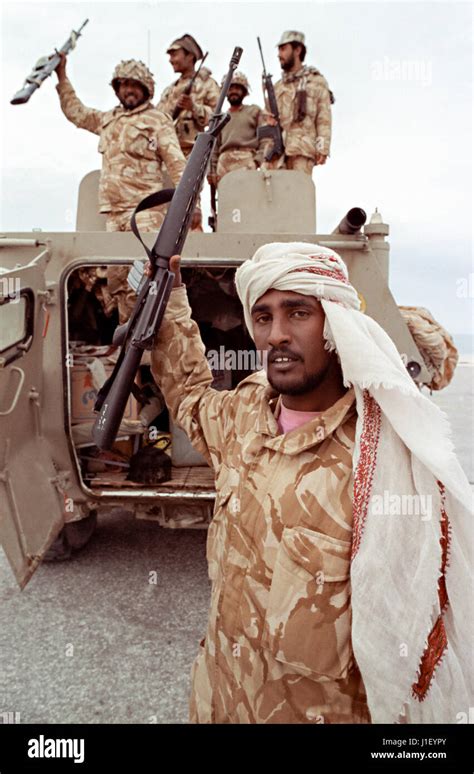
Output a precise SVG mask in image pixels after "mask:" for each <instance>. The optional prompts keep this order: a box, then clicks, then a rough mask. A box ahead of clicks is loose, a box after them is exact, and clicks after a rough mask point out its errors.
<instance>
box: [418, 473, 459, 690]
mask: <svg viewBox="0 0 474 774" xmlns="http://www.w3.org/2000/svg"><path fill="white" fill-rule="evenodd" d="M437 483H438V488H439V491H440V495H441V507H440V511H441V537H440V541H439V542H440V544H441V576H440V578H439V580H438V598H439V607H440V614H439V616H438V618H437V619H436V623H435V625H434V626H433V628H432V630H431V632H430V633H429V635H428V644H427V646H426V648H425V652H424V653H423V656H422V657H421V663H420V669H419V677H418V680H417V682H416V683H413V685H412V690H413V696H414V697H415V698H416V699H418V701H423V699H424V698H425V696H426V694H427V692H428V689H429V687H430V685H431V681H432V679H433V675H434V673H435V670H436V667H437V666H438V664H439V662H440V661H441V659H442V658H443V655H444V652H445V650H446V648H447V647H448V638H447V635H446V629H445V626H444V621H443V613H444V611H445V610H446V607H447V604H448V602H449V600H448V592H447V589H446V567H447V563H448V554H449V548H450V539H449V531H450V525H449V519H448V514H447V513H446V508H445V502H446V490H445V488H444V486H443V484H442V483H441V481H438V482H437Z"/></svg>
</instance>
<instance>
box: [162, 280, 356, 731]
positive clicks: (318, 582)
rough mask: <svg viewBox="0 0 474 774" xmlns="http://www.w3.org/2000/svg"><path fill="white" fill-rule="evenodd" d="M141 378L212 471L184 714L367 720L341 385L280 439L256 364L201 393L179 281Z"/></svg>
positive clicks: (349, 413) (201, 374) (204, 368)
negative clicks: (197, 631) (202, 618)
mask: <svg viewBox="0 0 474 774" xmlns="http://www.w3.org/2000/svg"><path fill="white" fill-rule="evenodd" d="M152 372H153V375H154V377H155V379H156V381H157V383H158V384H159V385H160V387H161V389H162V391H163V394H164V396H165V400H166V403H167V405H168V407H169V409H170V412H171V414H172V416H173V419H174V420H175V421H177V423H178V424H180V425H181V426H182V427H183V428H184V429H185V430H186V432H187V433H188V435H189V437H190V438H191V440H192V443H193V445H194V446H195V447H196V449H198V450H199V451H200V452H201V453H202V454H204V455H205V457H206V458H207V459H208V460H209V462H210V464H211V465H212V466H213V468H214V470H215V474H216V490H217V500H216V506H215V511H214V518H213V520H212V523H211V525H210V527H209V533H208V539H207V559H208V565H209V576H210V578H211V581H212V593H211V606H210V612H209V620H208V628H207V635H206V637H205V639H204V640H203V642H202V643H201V648H200V652H199V655H198V657H197V659H196V661H195V663H194V665H193V669H192V695H191V702H190V713H191V721H192V722H198V723H369V722H370V714H369V710H368V707H367V702H366V696H365V690H364V686H363V682H362V678H361V675H360V672H359V670H358V667H357V664H356V663H355V660H354V654H353V651H352V644H351V601H350V597H351V589H350V579H349V571H350V553H351V536H352V488H353V487H352V483H353V479H352V454H353V449H354V437H355V424H356V410H355V403H354V392H353V390H350V391H349V392H347V393H346V395H344V396H343V397H342V398H341V399H340V400H339V401H337V403H335V404H334V406H332V407H331V408H330V409H328V410H327V411H324V412H322V413H321V415H320V416H319V417H318V418H315V419H313V420H312V421H311V422H309V423H307V424H306V425H304V427H300V428H297V429H295V430H293V431H291V432H289V433H286V434H279V430H278V426H277V419H276V414H277V413H278V396H277V394H276V393H275V392H274V391H273V390H272V389H271V388H270V387H269V385H268V382H267V379H266V376H265V374H264V373H263V372H259V373H256V374H254V375H252V376H250V377H248V378H247V379H245V380H244V381H243V382H242V383H241V384H240V385H239V386H238V387H237V389H236V390H235V391H232V392H228V391H224V392H217V391H215V390H213V389H212V388H210V387H209V385H210V383H211V381H212V374H211V372H210V370H209V367H208V364H207V361H206V359H205V356H204V347H203V344H202V342H201V339H200V336H199V332H198V327H197V325H196V323H195V322H193V321H192V320H191V319H190V308H189V305H188V303H187V300H186V291H185V289H184V288H179V289H174V290H173V291H172V293H171V298H170V302H169V304H168V307H167V310H166V315H165V319H164V322H163V325H162V328H161V329H160V332H159V335H158V337H157V341H156V343H155V349H154V351H153V353H152Z"/></svg>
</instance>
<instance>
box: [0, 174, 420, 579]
mask: <svg viewBox="0 0 474 774" xmlns="http://www.w3.org/2000/svg"><path fill="white" fill-rule="evenodd" d="M98 175H99V173H98V172H97V171H95V172H91V173H89V174H88V175H86V177H85V178H84V179H83V180H82V182H81V185H80V190H79V200H78V201H79V203H78V211H77V223H76V231H74V232H65V233H50V232H40V233H33V234H32V233H31V232H30V233H9V234H2V235H0V266H1V267H2V268H1V269H0V289H1V296H0V318H1V335H0V336H1V338H0V490H1V492H2V496H1V503H2V505H1V509H2V514H1V521H0V537H1V541H2V545H3V548H4V550H5V553H6V555H7V557H8V559H9V562H10V564H11V567H12V569H13V572H14V573H15V576H16V578H17V580H18V583H19V584H20V586H21V587H24V586H25V585H26V583H27V582H28V580H29V579H30V577H31V576H32V574H33V572H34V570H35V568H36V567H37V566H38V564H39V562H40V561H41V560H42V559H43V558H48V557H49V558H62V557H67V556H69V555H70V553H71V551H73V550H75V549H78V548H80V547H81V546H83V545H84V544H85V542H86V541H87V539H88V538H89V537H90V535H91V534H92V532H93V528H94V525H95V521H96V516H97V512H98V511H104V512H105V510H106V509H107V508H111V507H122V508H126V509H128V510H132V511H134V513H135V516H136V517H137V518H140V519H151V520H153V521H156V522H157V523H158V524H159V525H161V526H163V527H173V528H176V527H187V528H197V527H206V525H207V524H208V522H209V519H210V518H211V515H212V510H213V502H214V499H215V490H214V480H213V475H212V471H211V469H210V468H209V467H208V466H207V465H206V463H205V461H204V460H203V459H202V458H201V457H200V456H199V455H198V454H197V453H195V452H194V451H193V450H192V448H191V446H190V444H189V442H188V440H187V438H186V436H184V433H183V432H182V431H180V430H179V428H176V427H173V426H172V424H171V423H170V422H169V418H168V416H167V412H166V409H165V408H164V407H163V405H162V403H161V399H160V395H159V391H158V390H157V389H156V385H154V384H153V380H152V379H151V376H150V370H149V367H147V365H146V363H145V365H144V366H143V367H142V368H141V374H140V378H141V384H142V393H141V394H142V402H141V403H140V402H137V401H135V399H131V400H130V402H129V406H128V407H127V412H126V415H125V419H124V422H123V423H122V425H121V428H120V433H119V436H118V439H117V442H116V444H115V446H114V449H113V452H112V453H109V454H108V453H105V454H104V453H101V454H99V453H98V450H97V449H96V448H95V447H94V446H93V444H92V441H91V438H90V430H91V427H92V423H93V420H94V416H93V404H94V400H95V396H96V392H97V389H98V387H100V384H101V383H102V382H103V380H104V379H105V376H106V374H107V372H108V370H109V369H111V368H112V364H113V360H114V354H115V356H116V352H115V353H114V349H113V347H112V346H111V340H112V331H113V328H114V326H115V325H116V323H117V320H116V318H114V316H113V314H112V315H110V314H109V316H107V314H105V313H104V307H103V306H101V304H100V302H101V299H102V300H103V296H101V293H103V290H104V282H105V279H104V275H105V274H106V267H107V266H109V265H111V264H127V265H132V264H133V262H134V261H135V260H137V259H138V260H143V257H144V256H143V250H142V247H141V245H140V244H139V242H138V241H137V240H136V239H135V237H134V235H133V234H132V233H128V232H126V233H119V232H117V233H106V232H105V231H104V223H103V219H102V216H100V215H98V214H97V212H98V208H97V187H98ZM218 197H219V214H218V223H217V228H216V231H215V232H213V233H193V232H192V233H190V234H189V235H188V238H187V241H186V244H185V248H184V251H183V261H182V266H183V278H184V281H185V283H186V284H187V286H188V294H189V296H190V301H191V306H192V308H193V315H194V317H195V319H196V320H197V322H198V324H199V326H200V329H201V334H202V336H203V340H204V342H205V344H206V347H207V350H208V355H210V354H211V351H212V352H213V353H214V354H215V353H218V354H220V355H223V356H224V365H222V362H221V363H220V364H218V366H217V367H216V368H215V370H214V376H215V379H214V386H215V387H216V389H232V387H235V385H236V384H237V383H238V381H240V380H241V379H242V378H244V377H245V376H246V375H248V373H249V372H250V371H251V370H253V369H254V368H255V364H254V363H252V362H247V363H244V364H243V365H242V367H241V368H240V370H236V369H235V368H234V369H232V370H228V369H227V368H226V366H225V353H226V351H227V350H229V349H232V350H233V351H235V350H236V349H237V350H246V351H247V350H249V351H251V348H252V344H251V340H250V339H249V338H248V336H247V334H246V332H245V330H244V326H243V315H242V310H241V307H240V304H239V301H238V299H237V297H236V294H235V290H234V289H233V274H234V271H235V268H236V267H237V266H238V265H239V264H240V263H241V262H243V261H244V260H246V259H247V258H249V257H250V256H251V255H252V254H253V253H254V251H255V250H256V249H257V248H258V247H259V246H260V245H262V244H265V243H267V242H272V241H295V240H297V241H306V242H317V243H318V244H321V245H325V246H328V247H332V248H333V249H334V250H336V251H337V252H338V253H339V254H340V255H341V256H342V257H343V259H344V260H345V262H346V264H347V266H348V269H349V274H350V278H351V282H352V283H353V285H354V286H355V287H356V289H357V290H358V292H359V294H360V297H361V300H362V305H363V308H364V309H365V312H366V313H367V314H369V315H371V316H372V317H373V318H374V319H375V320H377V322H379V323H380V324H381V325H382V327H383V328H384V329H385V330H386V331H387V332H388V334H389V335H390V336H391V338H392V339H393V341H394V342H395V344H396V346H397V347H398V350H399V352H400V354H401V356H402V358H403V359H404V362H405V363H406V366H407V368H408V370H409V372H410V374H411V375H412V377H413V378H414V379H415V380H416V381H417V382H419V383H427V382H428V381H429V374H428V372H427V369H426V367H425V365H424V363H423V360H422V357H421V355H420V353H419V351H418V349H417V346H416V344H415V342H414V340H413V338H412V336H411V334H410V333H409V330H408V328H407V326H406V324H405V322H404V320H403V317H402V316H401V314H400V312H399V310H398V307H397V305H396V302H395V300H394V298H393V296H392V294H391V292H390V290H389V244H388V242H387V241H386V237H387V235H388V233H389V227H388V225H387V224H385V223H384V222H383V220H382V217H381V215H380V214H379V213H377V212H375V213H374V215H373V216H372V217H371V218H370V221H369V222H368V223H367V224H366V225H365V226H364V223H365V220H366V216H365V213H364V211H363V210H362V209H360V208H358V207H355V208H353V209H352V210H350V211H349V213H348V214H347V216H346V217H345V218H343V220H342V221H341V223H340V224H339V225H338V226H337V227H336V228H335V230H334V231H333V233H330V234H321V233H318V232H317V228H316V206H315V188H314V184H313V182H312V180H311V179H310V178H309V177H308V176H306V175H304V174H303V173H301V172H292V171H287V170H281V171H273V172H261V171H255V172H249V171H247V170H240V171H236V172H231V173H229V174H228V175H226V176H225V177H224V178H223V179H222V181H221V183H220V185H219V190H218ZM295 202H297V206H290V204H291V205H292V204H294V203H295ZM362 226H363V228H362ZM154 238H155V236H154V235H153V234H146V235H145V241H146V242H147V244H149V245H150V246H151V245H152V243H153V241H154ZM91 269H94V270H95V271H92V272H91V271H90V270H91ZM85 270H87V271H85ZM362 356H363V353H361V357H362ZM144 395H148V397H147V398H143V396H144ZM144 445H153V446H158V447H161V448H165V447H167V448H166V454H168V459H169V455H170V454H171V478H170V477H169V473H168V475H166V473H165V474H164V475H158V474H157V475H156V476H153V471H152V472H151V473H152V474H151V475H148V476H145V475H140V466H138V471H139V474H138V476H137V475H136V470H137V465H134V464H133V461H134V459H136V456H135V455H136V454H137V452H138V451H139V450H140V448H141V447H143V446H144ZM134 470H135V473H134V472H133V471H134ZM148 472H149V473H150V471H148ZM162 472H163V471H162ZM137 479H138V480H137Z"/></svg>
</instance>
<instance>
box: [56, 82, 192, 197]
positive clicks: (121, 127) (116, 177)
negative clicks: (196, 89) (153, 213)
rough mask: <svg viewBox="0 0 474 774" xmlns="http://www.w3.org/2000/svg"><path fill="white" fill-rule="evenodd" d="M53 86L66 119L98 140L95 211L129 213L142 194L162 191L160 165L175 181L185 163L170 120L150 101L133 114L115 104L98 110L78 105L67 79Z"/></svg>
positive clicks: (131, 111) (78, 102) (78, 101)
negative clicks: (99, 169)
mask: <svg viewBox="0 0 474 774" xmlns="http://www.w3.org/2000/svg"><path fill="white" fill-rule="evenodd" d="M56 88H57V90H58V94H59V99H60V102H61V108H62V111H63V113H64V115H65V116H66V118H68V119H69V121H72V123H73V124H75V125H76V126H78V127H79V128H80V129H87V130H88V131H89V132H93V133H94V134H98V135H99V137H100V139H99V152H100V153H102V173H101V176H100V185H99V206H100V212H121V211H124V210H130V209H133V208H134V207H136V205H137V204H138V202H139V201H140V200H141V199H143V198H144V197H145V196H147V195H148V194H151V193H153V192H154V191H158V190H159V189H160V188H161V187H162V174H161V164H162V162H164V163H165V165H166V167H167V170H168V173H169V175H170V177H171V179H172V181H173V183H174V185H177V184H178V183H179V180H180V178H181V175H182V173H183V170H184V167H185V163H186V160H185V158H184V156H183V154H182V151H181V149H180V147H179V143H178V140H177V138H176V132H175V130H174V127H173V124H172V122H171V121H170V119H169V118H168V116H166V115H164V114H163V113H162V112H161V111H160V110H157V109H156V108H154V107H153V105H152V104H151V102H149V101H147V102H145V103H144V104H142V105H139V107H137V108H135V109H134V110H125V109H124V108H123V107H122V106H120V107H116V108H114V109H113V110H108V111H106V112H103V111H101V110H94V109H93V108H88V107H86V106H85V105H83V104H82V102H81V101H80V99H79V98H78V97H77V95H76V93H75V91H74V89H73V87H72V85H71V83H70V81H68V80H67V79H66V80H65V81H64V82H61V83H58V85H57V86H56Z"/></svg>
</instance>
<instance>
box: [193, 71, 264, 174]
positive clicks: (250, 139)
mask: <svg viewBox="0 0 474 774" xmlns="http://www.w3.org/2000/svg"><path fill="white" fill-rule="evenodd" d="M249 91H250V86H249V82H248V80H247V77H246V76H245V75H244V74H243V73H242V72H239V71H238V70H237V71H236V72H234V75H233V76H232V82H231V84H230V86H229V92H228V95H227V100H228V102H229V105H230V108H229V113H230V121H229V122H228V123H227V124H226V125H225V126H224V129H223V130H222V132H221V133H220V135H219V136H218V138H217V142H216V145H215V149H214V153H213V155H212V158H211V166H210V172H209V175H208V177H207V179H208V182H209V183H210V184H211V185H217V183H218V182H219V181H220V180H221V179H222V178H223V177H224V175H226V174H227V173H228V172H233V171H234V170H236V169H251V170H252V169H253V170H255V169H257V167H258V166H260V164H261V161H262V153H263V148H262V141H260V143H259V141H258V139H257V127H258V126H260V125H261V124H263V123H265V121H264V119H263V114H262V111H261V109H260V108H259V106H258V105H244V104H243V101H244V99H245V97H246V96H247V95H248V93H249ZM264 144H265V140H263V145H264Z"/></svg>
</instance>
